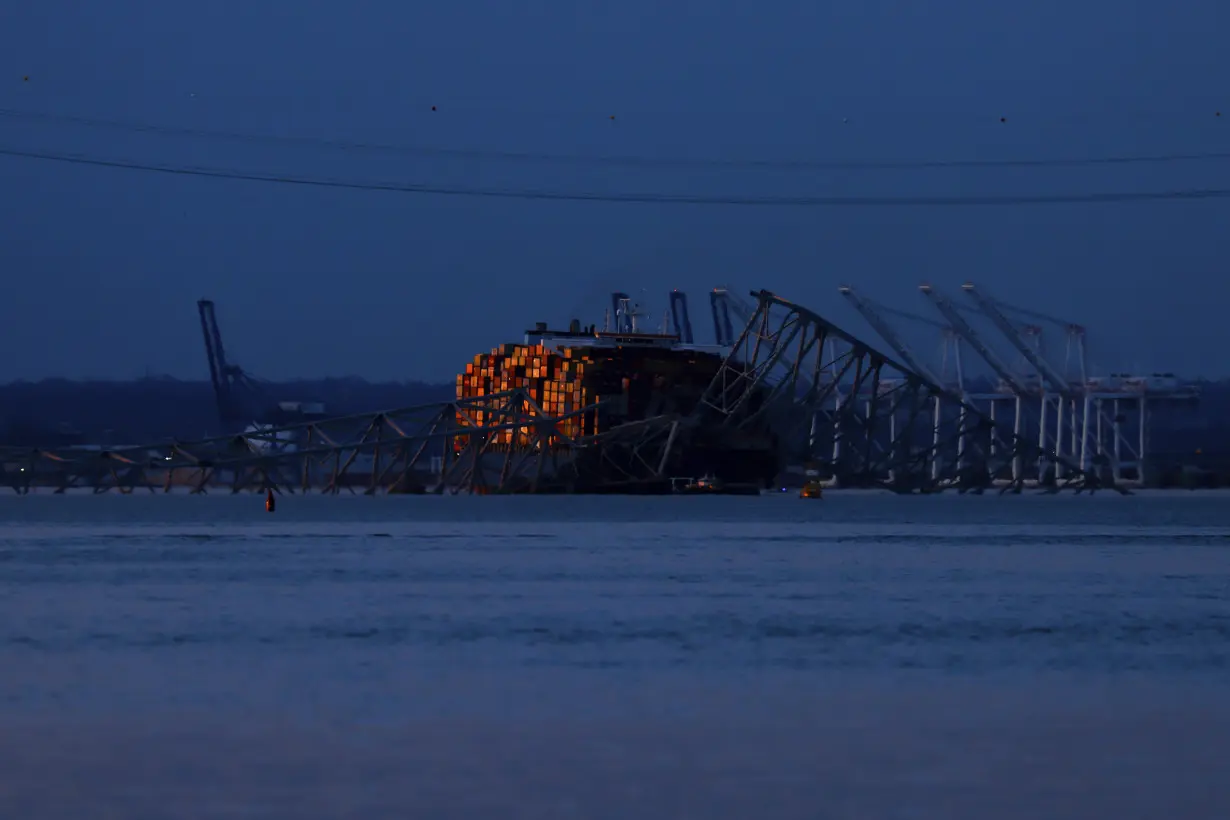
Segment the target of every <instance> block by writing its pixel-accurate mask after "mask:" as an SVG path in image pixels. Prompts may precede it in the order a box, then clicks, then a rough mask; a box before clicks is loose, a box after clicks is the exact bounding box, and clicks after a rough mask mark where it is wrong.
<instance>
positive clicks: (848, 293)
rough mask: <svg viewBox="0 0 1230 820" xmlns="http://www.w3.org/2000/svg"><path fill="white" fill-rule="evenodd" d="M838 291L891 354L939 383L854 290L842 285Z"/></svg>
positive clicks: (895, 332) (891, 328)
mask: <svg viewBox="0 0 1230 820" xmlns="http://www.w3.org/2000/svg"><path fill="white" fill-rule="evenodd" d="M838 291H839V292H840V293H841V295H842V296H844V297H846V299H848V300H849V301H850V304H852V305H854V309H855V310H857V311H858V312H859V313H861V314H862V315H863V318H864V319H866V320H867V324H869V325H871V326H872V328H874V329H875V332H876V333H879V334H880V337H881V338H883V339H884V341H885V342H887V343H888V346H889V347H891V348H892V349H893V352H895V353H896V354H897V355H898V356H900V357H901V360H902V361H903V362H905V363H906V364H908V365H909V366H910V367H912V368H914V372H916V373H918V374H919V375H921V376H926V377H927V378H928V379H930V380H931V381H932V382H934V383H936V384H940V383H941V382H940V380H939V379H937V378H936V377H935V374H934V373H932V372H931V368H929V367H927V365H926V364H924V363H923V362H922V360H920V359H919V358H918V357H917V356H915V355H914V351H912V350H911V349H910V347H909V345H907V344H906V343H905V340H904V339H902V338H901V336H900V335H898V333H897V331H896V330H894V329H893V326H892V325H890V324H889V323H888V322H886V321H885V320H884V317H883V316H881V315H880V314H879V312H878V311H877V310H876V309H875V307H873V306H872V305H871V303H870V302H869V301H867V300H866V299H864V298H863V297H861V296H859V295H858V294H857V293H855V292H854V289H853V288H851V287H850V286H848V285H842V286H841V287H839V288H838ZM937 324H938V323H937Z"/></svg>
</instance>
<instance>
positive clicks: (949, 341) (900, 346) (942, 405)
mask: <svg viewBox="0 0 1230 820" xmlns="http://www.w3.org/2000/svg"><path fill="white" fill-rule="evenodd" d="M838 291H839V292H840V293H841V295H842V296H844V297H846V299H847V300H848V301H849V302H850V303H851V304H852V305H853V306H854V309H855V310H857V311H858V312H859V313H860V314H861V315H862V316H863V318H864V319H866V320H867V324H869V325H871V327H872V328H873V329H874V330H875V331H876V333H878V334H879V335H880V338H882V339H883V340H884V342H885V343H886V344H887V345H888V346H889V347H890V348H892V350H893V352H894V353H896V354H897V355H898V356H900V357H901V360H902V361H903V362H905V363H906V364H907V365H909V366H910V367H912V368H913V369H914V371H915V372H916V373H918V374H919V375H921V376H923V377H924V378H927V379H929V380H931V381H932V382H934V383H935V384H938V385H940V386H941V387H943V388H945V389H946V390H948V391H949V392H950V393H951V394H953V395H955V396H958V397H960V401H956V402H953V401H949V402H947V403H946V402H945V401H944V396H943V395H940V394H937V395H936V396H935V397H934V409H933V421H932V446H933V447H935V448H936V449H937V451H938V449H939V441H940V436H941V430H942V429H943V426H944V425H943V421H944V414H945V413H946V412H949V411H950V410H951V411H952V412H955V413H956V416H957V429H959V430H961V431H963V432H962V435H961V436H959V437H958V439H957V442H956V453H955V454H952V455H951V457H952V458H953V459H955V463H956V467H957V471H958V473H960V471H961V470H963V469H964V468H965V450H966V447H967V445H968V441H967V439H968V435H967V433H966V431H968V429H969V428H968V425H967V424H966V412H967V409H968V405H969V403H970V402H972V401H976V400H977V398H979V397H977V396H972V395H971V394H970V392H969V390H968V389H967V387H966V383H965V371H964V368H963V367H962V363H961V339H960V337H959V336H958V335H957V334H956V333H955V332H954V331H953V330H952V328H951V327H949V326H948V325H945V324H943V323H942V322H936V321H934V320H932V319H928V318H926V317H925V316H918V315H916V314H912V313H909V312H908V311H902V310H896V309H894V308H891V307H888V306H887V305H881V304H879V303H877V302H874V301H873V300H871V299H869V298H867V297H865V296H862V295H861V294H859V293H856V292H855V290H854V289H853V288H852V287H850V286H849V285H842V286H841V287H840V288H838ZM885 313H889V314H894V315H897V316H901V317H903V318H907V319H912V320H914V321H918V322H922V323H923V324H927V325H930V326H932V327H936V328H938V329H939V330H940V331H941V333H942V336H941V345H942V348H941V349H942V353H941V357H940V369H939V371H938V373H937V371H935V370H933V369H932V368H931V367H929V366H928V365H927V364H926V362H924V361H923V360H922V359H921V358H920V357H919V356H918V355H917V354H915V353H914V351H913V349H911V348H910V346H909V345H908V344H906V342H905V340H904V339H903V338H901V335H900V334H899V333H897V331H896V329H895V328H894V327H893V326H892V325H891V324H889V322H888V321H887V320H886V319H885V318H884V316H883V314H885ZM950 366H951V369H950ZM946 405H952V407H951V408H950V407H948V406H946ZM893 421H894V422H895V419H894V420H893ZM894 428H895V424H894ZM992 455H994V454H992ZM941 468H942V461H941V455H940V454H939V453H937V457H936V460H935V461H933V462H932V464H931V469H932V477H933V478H935V477H938V476H939V474H940V471H941Z"/></svg>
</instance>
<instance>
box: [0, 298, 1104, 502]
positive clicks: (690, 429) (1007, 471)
mask: <svg viewBox="0 0 1230 820" xmlns="http://www.w3.org/2000/svg"><path fill="white" fill-rule="evenodd" d="M752 295H753V297H754V298H755V300H756V307H755V309H754V311H752V315H751V316H750V319H749V321H748V323H747V325H746V326H745V327H744V328H743V331H742V333H740V334H739V336H738V338H737V339H736V340H734V345H733V347H732V348H731V349H730V350H729V352H728V354H727V355H726V356H725V358H724V359H723V362H722V364H721V366H720V368H719V370H718V373H717V375H716V376H715V377H714V379H713V381H712V382H711V383H710V384H709V386H708V388H707V389H706V391H705V393H704V395H703V397H702V399H701V401H700V402H699V403H698V405H697V407H696V409H695V410H694V411H693V412H691V413H689V414H688V415H678V414H673V415H660V416H655V417H652V418H648V419H643V420H639V421H632V422H629V423H625V424H621V425H619V426H615V427H611V428H609V429H606V430H604V431H603V432H602V433H601V434H596V435H589V436H585V437H571V436H569V435H568V434H566V433H565V432H564V431H565V429H577V427H578V426H577V425H562V422H565V421H567V420H569V419H571V418H573V417H575V416H582V415H586V414H597V413H598V412H599V410H600V409H601V407H602V405H603V402H599V403H597V404H593V405H590V406H588V407H585V408H582V409H579V410H575V411H573V412H571V413H568V414H565V415H561V416H551V415H549V414H548V413H546V412H545V411H544V410H543V408H542V406H541V405H539V404H538V403H537V402H535V401H534V399H533V398H532V396H531V395H530V394H529V393H528V392H527V391H525V390H522V389H518V390H512V391H508V392H504V393H494V394H489V395H486V396H481V397H476V398H467V399H463V400H458V401H453V402H446V403H438V404H428V405H419V406H415V407H408V408H403V409H400V410H393V411H387V412H382V413H372V414H366V415H354V416H346V417H342V418H334V419H327V420H322V421H316V422H308V423H300V424H292V425H286V426H282V427H264V428H260V429H252V430H249V431H247V432H245V433H243V434H240V435H236V436H227V437H219V438H211V439H205V440H200V441H194V442H178V441H171V442H166V443H161V444H153V445H143V446H139V447H123V448H114V449H110V450H89V449H82V448H65V449H62V450H45V449H35V450H30V449H16V448H7V449H6V448H0V486H2V487H8V488H11V489H13V490H15V491H16V492H18V493H28V492H30V491H31V490H33V489H36V488H46V489H50V490H53V491H54V492H57V493H64V492H68V491H69V490H72V489H75V488H91V489H93V491H94V492H96V493H102V492H109V491H116V492H120V493H132V492H134V491H138V490H148V491H150V492H158V491H163V492H170V491H171V490H172V489H173V488H182V489H186V490H187V491H189V492H192V493H204V492H207V491H209V490H210V489H219V488H221V489H229V490H230V491H231V492H232V493H238V492H242V491H245V490H247V491H260V492H263V491H266V490H271V491H274V492H278V493H295V492H301V493H307V492H312V491H318V492H321V493H327V494H337V493H340V492H343V491H346V492H350V493H360V492H362V493H367V494H377V493H421V492H442V493H444V492H446V493H459V492H471V493H518V492H525V493H532V492H571V491H576V492H658V491H663V488H664V487H669V485H670V484H671V482H672V479H671V475H672V472H671V471H672V470H675V469H677V468H679V467H680V465H686V464H688V463H689V462H688V459H687V458H686V454H687V453H688V452H689V450H690V448H691V450H692V451H693V452H695V451H696V450H698V449H699V450H702V451H703V450H704V449H705V448H706V447H712V446H713V444H714V443H715V442H725V443H726V444H728V445H731V448H733V451H738V450H739V448H740V447H742V446H747V447H750V448H755V447H760V446H762V445H763V444H764V443H765V442H771V443H772V446H773V447H775V448H776V450H773V449H769V450H767V452H775V451H776V452H777V453H778V455H779V456H780V458H781V459H782V460H783V461H791V460H794V461H797V460H804V461H807V462H810V465H811V467H812V468H813V469H814V470H815V472H816V473H817V474H818V475H819V476H820V477H821V478H823V479H825V480H827V481H828V482H829V483H831V484H833V485H837V486H843V487H883V488H888V489H891V490H895V491H897V492H934V491H938V490H941V489H944V488H947V487H956V488H958V489H960V490H961V491H962V492H965V491H974V492H981V491H983V490H985V489H987V488H989V487H993V486H1000V487H1001V488H1003V489H1004V490H1012V489H1015V490H1020V489H1021V488H1022V486H1024V484H1025V482H1024V480H1023V476H1024V474H1025V471H1024V470H1022V469H1021V466H1022V464H1027V463H1037V462H1038V461H1039V460H1042V461H1050V462H1051V463H1053V464H1055V465H1056V466H1062V467H1063V469H1062V470H1059V469H1056V470H1054V471H1052V475H1054V476H1057V478H1056V479H1055V480H1054V483H1053V484H1051V485H1050V486H1049V489H1051V490H1057V489H1060V488H1073V489H1076V490H1078V491H1079V490H1084V489H1089V490H1093V489H1096V488H1099V487H1102V486H1107V485H1106V484H1103V483H1101V482H1100V481H1099V479H1098V477H1097V476H1096V475H1095V474H1094V473H1093V472H1091V471H1086V470H1082V469H1081V468H1080V466H1079V465H1078V464H1076V463H1074V462H1072V461H1070V460H1067V459H1065V458H1063V457H1062V456H1057V455H1056V454H1055V453H1054V451H1043V450H1042V449H1040V447H1039V445H1038V444H1037V443H1036V442H1033V441H1026V440H1025V439H1024V438H1023V437H1022V436H1021V435H1019V431H1014V430H1013V429H1011V428H1009V427H1007V426H1005V425H1004V424H1002V423H1000V422H997V421H996V420H995V419H994V418H991V417H989V416H988V415H986V414H984V413H983V412H981V411H980V410H979V409H978V408H976V407H975V406H974V405H972V404H971V403H970V402H969V401H968V400H967V399H966V398H965V397H963V396H961V395H959V394H957V393H954V392H952V391H950V390H947V389H945V388H944V387H942V386H941V385H939V384H937V383H936V382H935V381H934V380H933V379H932V378H931V377H929V376H927V375H922V374H920V373H918V372H916V371H914V370H911V369H910V368H908V367H906V366H904V365H901V364H898V363H897V362H895V361H893V360H892V359H890V358H888V357H887V356H885V355H884V354H882V353H880V352H879V351H877V350H876V349H875V348H873V347H872V346H871V345H869V344H867V343H865V342H863V341H861V340H859V339H857V338H855V337H854V336H852V335H850V334H849V333H847V332H845V331H844V330H842V329H840V328H838V327H837V326H836V325H834V324H832V323H831V322H829V321H827V320H826V319H824V318H823V317H821V316H819V315H817V314H816V313H813V312H812V311H810V310H807V309H806V308H804V307H801V306H799V305H796V304H793V303H791V302H788V301H786V300H784V299H781V298H779V297H777V296H775V295H774V294H772V293H770V292H768V291H759V292H756V293H753V294H752ZM595 420H596V416H595ZM586 429H597V428H596V427H592V426H588V425H587V426H586Z"/></svg>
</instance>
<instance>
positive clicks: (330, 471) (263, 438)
mask: <svg viewBox="0 0 1230 820" xmlns="http://www.w3.org/2000/svg"><path fill="white" fill-rule="evenodd" d="M595 409H596V406H591V407H586V408H582V409H580V410H577V411H574V412H573V413H569V414H568V415H566V416H559V417H555V416H550V415H548V414H547V413H546V412H545V411H543V409H542V407H540V406H539V405H538V404H537V403H536V402H535V401H534V400H533V399H532V398H531V397H530V395H529V394H528V393H527V392H526V391H524V390H513V391H508V392H505V393H495V394H490V395H487V396H483V397H480V398H473V399H466V400H463V401H455V402H447V403H441V404H428V405H418V406H414V407H407V408H403V409H400V410H392V411H387V412H381V413H372V414H366V415H355V416H346V417H341V418H333V419H327V420H323V421H319V422H311V423H305V424H293V425H286V426H282V427H265V428H261V429H254V430H250V431H248V432H245V433H243V434H241V435H236V436H226V437H219V438H211V439H204V440H200V441H193V442H178V441H171V442H166V443H162V444H153V445H142V446H137V447H122V448H116V449H110V450H83V449H79V448H66V449H62V450H45V449H35V450H30V449H17V448H5V449H0V486H4V487H8V488H11V489H13V490H15V491H16V492H18V493H28V492H30V491H31V490H32V489H35V488H49V489H52V490H54V491H55V492H57V493H64V492H67V491H69V490H72V489H74V488H82V489H84V488H90V489H92V490H93V491H94V492H95V493H103V492H108V491H116V492H120V493H131V492H134V491H136V490H148V491H150V492H157V491H163V492H170V491H171V490H172V489H173V488H185V489H187V490H188V491H190V492H192V493H204V492H208V491H209V490H210V489H211V488H226V489H229V490H230V491H231V492H232V493H238V492H242V491H245V490H248V491H261V492H263V491H265V490H273V491H274V492H277V493H295V492H303V493H307V492H311V491H313V490H316V491H319V492H321V493H331V494H336V493H340V492H342V491H347V492H351V493H359V492H363V493H367V494H376V493H382V492H383V493H417V492H426V491H432V492H451V493H457V492H476V493H487V492H535V491H540V490H544V489H550V487H549V486H548V485H549V483H550V482H556V483H558V482H559V481H563V480H571V478H572V475H573V472H572V471H571V467H570V465H571V464H572V463H573V462H574V460H575V459H574V456H575V452H576V451H577V450H580V449H583V448H585V447H586V446H588V445H589V444H591V443H592V442H586V441H577V440H574V439H571V438H569V437H568V436H566V435H564V434H563V433H562V432H561V431H560V429H559V423H560V422H562V421H564V420H565V419H567V418H570V417H572V416H576V415H581V414H584V413H589V412H593V411H594V410H595Z"/></svg>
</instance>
